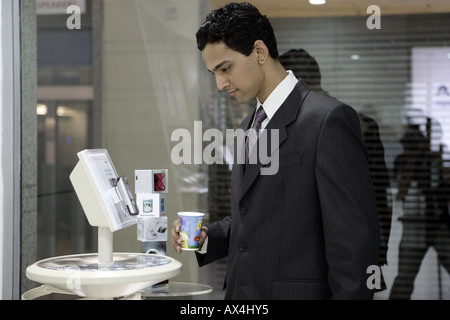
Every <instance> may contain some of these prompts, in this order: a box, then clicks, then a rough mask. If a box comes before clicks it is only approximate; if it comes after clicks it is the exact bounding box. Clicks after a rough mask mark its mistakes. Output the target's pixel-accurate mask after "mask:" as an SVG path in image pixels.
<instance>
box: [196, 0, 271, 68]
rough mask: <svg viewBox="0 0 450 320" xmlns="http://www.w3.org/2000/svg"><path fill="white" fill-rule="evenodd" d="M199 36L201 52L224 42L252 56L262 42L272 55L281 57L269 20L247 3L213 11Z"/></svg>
mask: <svg viewBox="0 0 450 320" xmlns="http://www.w3.org/2000/svg"><path fill="white" fill-rule="evenodd" d="M196 37H197V47H198V49H199V50H200V51H202V50H203V49H204V48H205V46H206V45H207V44H208V43H217V42H224V43H225V44H226V45H227V46H228V47H229V48H230V49H232V50H235V51H237V52H240V53H242V54H244V55H246V56H249V55H250V54H251V53H252V51H253V45H254V43H255V41H256V40H262V41H264V43H265V45H266V46H267V48H268V49H269V54H270V56H271V57H272V58H273V59H276V58H278V49H277V40H276V38H275V34H274V31H273V28H272V25H271V24H270V22H269V19H268V18H267V17H266V16H265V15H262V14H261V13H260V12H259V10H258V9H257V8H256V7H255V6H253V5H252V4H250V3H247V2H241V3H236V2H231V3H229V4H227V5H225V6H224V7H222V8H220V9H217V10H214V11H212V12H210V13H209V14H208V15H207V16H206V20H205V22H203V24H202V25H201V26H200V28H199V29H198V31H197V33H196Z"/></svg>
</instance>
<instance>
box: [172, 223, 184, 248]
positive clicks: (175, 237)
mask: <svg viewBox="0 0 450 320" xmlns="http://www.w3.org/2000/svg"><path fill="white" fill-rule="evenodd" d="M171 236H172V237H171V244H172V248H173V250H174V251H175V252H176V253H181V241H182V240H181V237H180V225H179V223H178V219H177V220H175V221H174V222H173V228H172V230H171Z"/></svg>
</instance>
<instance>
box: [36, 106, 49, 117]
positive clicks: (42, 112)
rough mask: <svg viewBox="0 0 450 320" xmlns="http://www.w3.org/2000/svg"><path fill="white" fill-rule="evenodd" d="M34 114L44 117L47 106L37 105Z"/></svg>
mask: <svg viewBox="0 0 450 320" xmlns="http://www.w3.org/2000/svg"><path fill="white" fill-rule="evenodd" d="M36 114H38V115H40V116H45V115H46V114H47V106H46V105H45V104H38V105H37V107H36Z"/></svg>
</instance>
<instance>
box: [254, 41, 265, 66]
mask: <svg viewBox="0 0 450 320" xmlns="http://www.w3.org/2000/svg"><path fill="white" fill-rule="evenodd" d="M253 47H254V48H255V52H256V56H257V58H258V62H259V64H264V62H266V60H267V57H268V56H269V49H268V48H267V46H266V44H265V43H264V41H262V40H256V41H255V43H254V44H253Z"/></svg>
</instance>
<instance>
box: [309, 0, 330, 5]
mask: <svg viewBox="0 0 450 320" xmlns="http://www.w3.org/2000/svg"><path fill="white" fill-rule="evenodd" d="M309 3H310V4H313V5H320V4H325V3H327V1H326V0H309Z"/></svg>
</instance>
